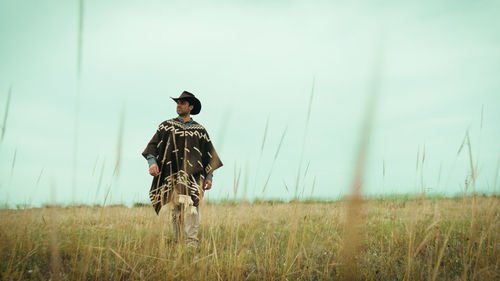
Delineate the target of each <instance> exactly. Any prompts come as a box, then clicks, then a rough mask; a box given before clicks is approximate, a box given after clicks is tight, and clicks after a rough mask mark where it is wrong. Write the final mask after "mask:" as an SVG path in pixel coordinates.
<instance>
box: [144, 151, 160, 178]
mask: <svg viewBox="0 0 500 281" xmlns="http://www.w3.org/2000/svg"><path fill="white" fill-rule="evenodd" d="M146 159H147V160H148V164H149V174H150V175H152V176H153V177H156V176H158V174H159V173H160V169H159V168H158V164H157V163H156V157H154V155H153V154H148V155H146Z"/></svg>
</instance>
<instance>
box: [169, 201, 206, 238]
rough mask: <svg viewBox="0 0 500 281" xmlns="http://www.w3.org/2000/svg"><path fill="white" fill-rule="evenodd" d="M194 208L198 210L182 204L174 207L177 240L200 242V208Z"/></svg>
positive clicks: (174, 225) (174, 228)
mask: <svg viewBox="0 0 500 281" xmlns="http://www.w3.org/2000/svg"><path fill="white" fill-rule="evenodd" d="M192 208H195V210H196V212H195V211H194V210H193V209H190V208H184V206H183V205H182V204H181V205H177V206H175V205H174V206H173V207H172V227H173V230H174V239H175V240H176V241H183V240H187V241H188V243H196V242H198V225H199V224H200V213H199V212H200V210H199V208H198V207H192Z"/></svg>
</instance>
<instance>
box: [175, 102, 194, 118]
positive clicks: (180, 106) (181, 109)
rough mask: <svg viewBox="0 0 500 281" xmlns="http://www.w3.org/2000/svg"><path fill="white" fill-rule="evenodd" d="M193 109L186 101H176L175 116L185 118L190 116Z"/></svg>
mask: <svg viewBox="0 0 500 281" xmlns="http://www.w3.org/2000/svg"><path fill="white" fill-rule="evenodd" d="M193 108H194V106H192V105H189V102H188V101H186V100H178V101H177V114H179V116H186V115H188V114H190V113H191V110H193Z"/></svg>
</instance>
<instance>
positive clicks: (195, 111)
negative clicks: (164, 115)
mask: <svg viewBox="0 0 500 281" xmlns="http://www.w3.org/2000/svg"><path fill="white" fill-rule="evenodd" d="M170 98H171V99H173V100H174V101H175V102H177V101H178V100H187V101H189V103H190V104H191V105H193V110H191V113H190V114H191V115H196V114H198V113H200V111H201V102H200V100H199V99H197V98H195V97H186V98H173V97H170Z"/></svg>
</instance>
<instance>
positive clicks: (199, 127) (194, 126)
mask: <svg viewBox="0 0 500 281" xmlns="http://www.w3.org/2000/svg"><path fill="white" fill-rule="evenodd" d="M188 129H196V130H202V131H206V129H205V127H203V125H201V124H200V123H198V122H196V121H194V120H193V123H191V124H190V125H189V126H188Z"/></svg>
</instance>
